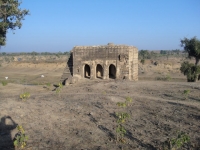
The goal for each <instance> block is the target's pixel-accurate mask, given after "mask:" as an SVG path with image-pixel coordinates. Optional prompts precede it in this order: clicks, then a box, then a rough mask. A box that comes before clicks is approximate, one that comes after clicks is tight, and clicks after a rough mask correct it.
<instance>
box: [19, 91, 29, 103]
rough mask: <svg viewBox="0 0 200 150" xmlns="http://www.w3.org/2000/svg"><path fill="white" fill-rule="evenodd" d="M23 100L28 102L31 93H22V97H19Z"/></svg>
mask: <svg viewBox="0 0 200 150" xmlns="http://www.w3.org/2000/svg"><path fill="white" fill-rule="evenodd" d="M19 97H20V98H21V99H22V100H24V101H25V100H26V99H28V98H29V97H30V93H29V92H24V93H22V94H20V96H19Z"/></svg>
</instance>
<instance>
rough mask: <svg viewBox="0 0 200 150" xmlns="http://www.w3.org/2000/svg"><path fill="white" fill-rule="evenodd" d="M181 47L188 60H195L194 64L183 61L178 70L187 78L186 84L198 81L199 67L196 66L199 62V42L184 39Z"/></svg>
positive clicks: (193, 39)
mask: <svg viewBox="0 0 200 150" xmlns="http://www.w3.org/2000/svg"><path fill="white" fill-rule="evenodd" d="M181 46H182V47H184V50H185V52H187V53H188V57H189V58H191V57H194V58H195V64H192V63H189V62H187V61H185V62H183V63H182V64H181V68H180V70H181V72H182V73H183V74H184V75H185V76H187V81H188V82H195V81H196V80H197V79H198V80H199V79H200V66H199V65H198V63H199V60H200V41H199V40H198V39H197V38H196V37H193V38H191V39H187V38H184V39H182V40H181Z"/></svg>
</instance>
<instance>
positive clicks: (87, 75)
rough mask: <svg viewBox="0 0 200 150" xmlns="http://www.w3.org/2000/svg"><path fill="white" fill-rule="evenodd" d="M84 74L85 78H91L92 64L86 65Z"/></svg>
mask: <svg viewBox="0 0 200 150" xmlns="http://www.w3.org/2000/svg"><path fill="white" fill-rule="evenodd" d="M84 76H85V78H90V66H89V65H88V64H86V65H85V67H84Z"/></svg>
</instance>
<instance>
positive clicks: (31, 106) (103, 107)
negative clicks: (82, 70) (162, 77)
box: [0, 79, 200, 150]
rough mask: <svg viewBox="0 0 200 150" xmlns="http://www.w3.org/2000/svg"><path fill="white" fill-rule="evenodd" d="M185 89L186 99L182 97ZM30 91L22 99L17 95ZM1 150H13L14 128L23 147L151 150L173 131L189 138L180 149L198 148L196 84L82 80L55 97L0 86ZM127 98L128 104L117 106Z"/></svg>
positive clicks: (199, 89) (35, 88) (199, 88)
mask: <svg viewBox="0 0 200 150" xmlns="http://www.w3.org/2000/svg"><path fill="white" fill-rule="evenodd" d="M184 90H188V91H189V94H188V95H183V92H184ZM23 92H30V95H31V96H30V98H28V99H27V100H26V101H22V100H20V98H19V95H20V94H21V93H23ZM0 96H1V99H0V118H1V124H0V149H1V150H3V149H5V150H8V149H14V148H13V144H12V140H13V138H14V136H15V134H16V133H17V130H16V125H17V124H18V125H22V126H23V128H24V129H25V133H26V135H27V136H28V137H29V140H28V143H27V146H26V149H30V150H36V149H53V150H58V149H62V150H63V149H67V150H68V149H69V150H81V149H82V150H86V149H87V150H117V149H122V148H123V149H127V150H128V149H135V150H143V149H144V150H145V149H146V150H151V149H152V150H156V149H162V143H163V142H164V141H166V140H167V139H168V138H169V139H171V138H175V137H176V135H177V132H178V131H183V132H185V133H186V134H187V135H189V137H190V143H189V144H188V145H185V146H184V147H183V148H182V149H189V147H190V148H191V149H198V148H200V134H199V129H200V85H199V83H186V82H164V81H138V82H131V81H115V80H109V81H103V80H94V81H90V80H87V79H85V80H82V81H81V82H79V83H76V84H73V85H68V86H64V87H63V88H62V90H61V92H60V93H59V94H56V92H55V91H54V87H53V86H52V87H50V89H49V88H47V87H44V86H43V85H32V86H30V85H21V84H14V83H9V84H8V85H7V86H2V85H0ZM127 97H131V98H132V100H133V101H132V103H131V104H130V105H129V106H128V107H126V108H119V107H118V106H117V105H116V103H117V102H124V101H125V99H126V98H127ZM121 111H123V112H127V113H129V114H130V118H129V119H128V121H127V122H126V123H125V124H124V126H125V129H126V135H125V140H126V143H125V144H122V143H120V142H116V126H117V123H116V116H115V114H116V113H117V112H121Z"/></svg>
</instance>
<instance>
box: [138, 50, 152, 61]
mask: <svg viewBox="0 0 200 150" xmlns="http://www.w3.org/2000/svg"><path fill="white" fill-rule="evenodd" d="M139 56H140V57H142V59H149V58H150V54H149V51H148V50H140V51H139Z"/></svg>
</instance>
